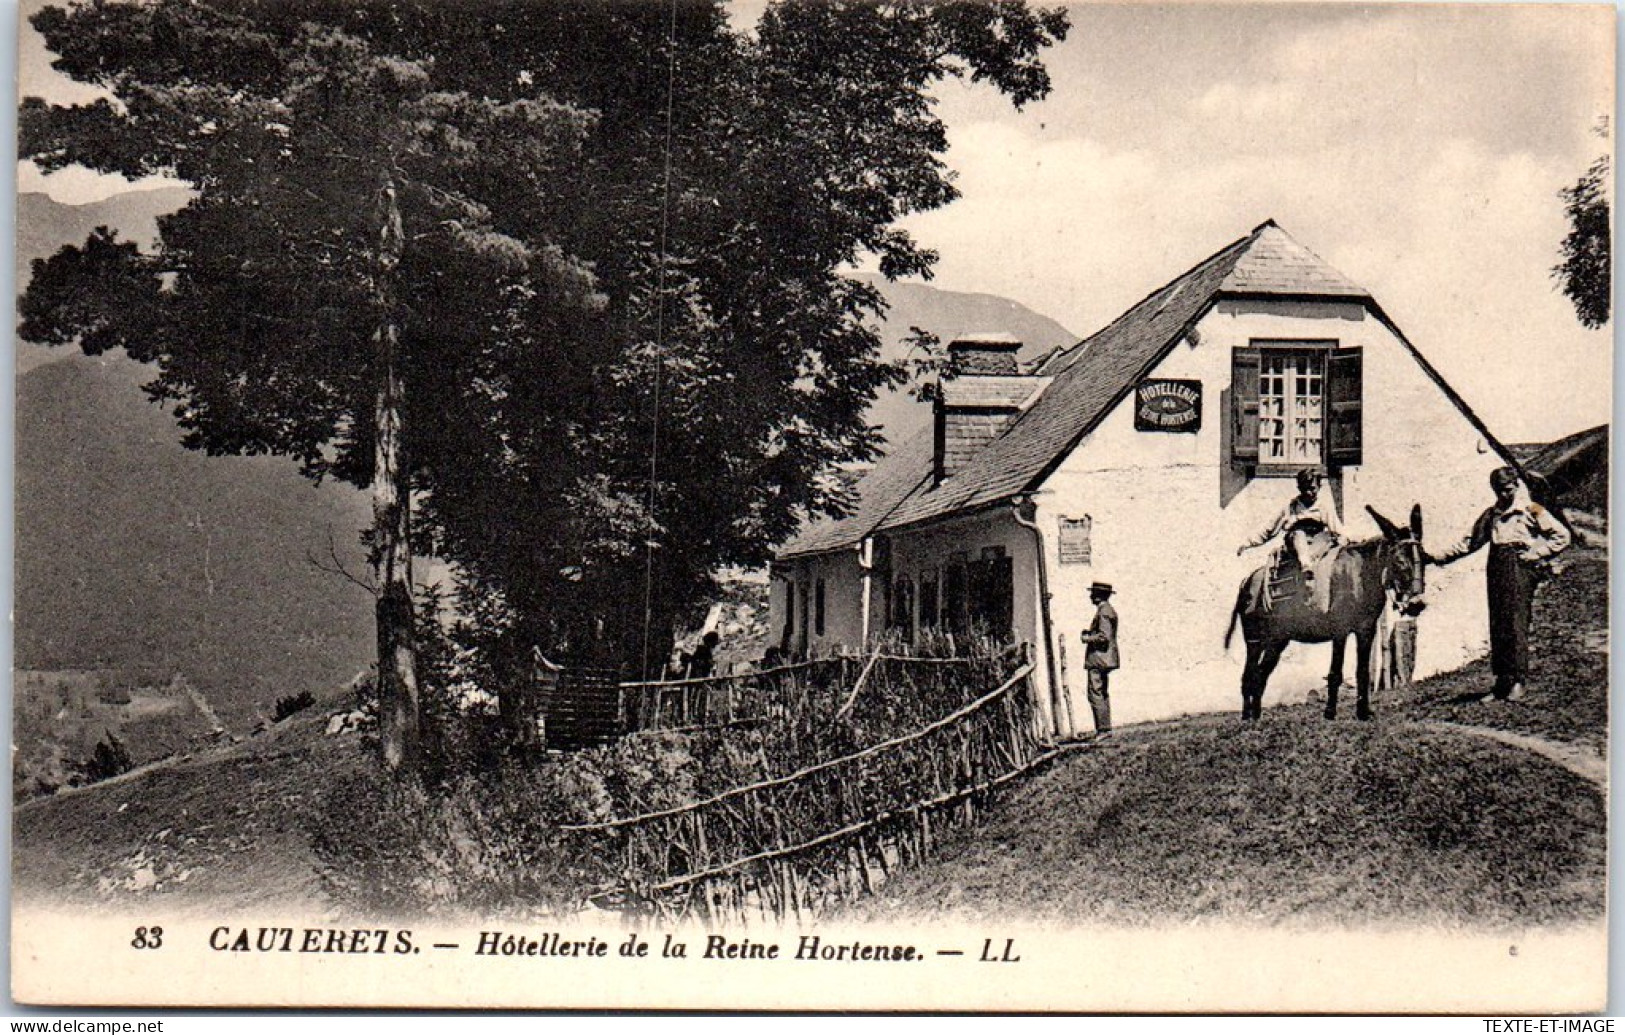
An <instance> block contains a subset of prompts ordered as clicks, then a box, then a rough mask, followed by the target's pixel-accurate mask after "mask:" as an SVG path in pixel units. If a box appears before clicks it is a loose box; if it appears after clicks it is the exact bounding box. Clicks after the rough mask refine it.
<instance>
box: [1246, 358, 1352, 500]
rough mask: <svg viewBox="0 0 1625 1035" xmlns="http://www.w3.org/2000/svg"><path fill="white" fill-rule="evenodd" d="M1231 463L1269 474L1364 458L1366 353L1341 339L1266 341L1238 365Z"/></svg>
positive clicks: (1346, 462)
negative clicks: (1340, 345)
mask: <svg viewBox="0 0 1625 1035" xmlns="http://www.w3.org/2000/svg"><path fill="white" fill-rule="evenodd" d="M1231 375H1232V376H1231V381H1230V393H1231V399H1230V409H1231V442H1230V448H1231V461H1232V462H1233V463H1237V464H1245V465H1248V466H1252V467H1256V468H1258V469H1259V470H1260V471H1262V472H1266V473H1271V472H1273V473H1288V472H1292V471H1297V470H1301V469H1303V468H1305V467H1316V466H1319V465H1321V464H1328V465H1333V466H1350V465H1354V464H1358V463H1360V455H1361V387H1362V386H1361V350H1360V349H1357V348H1352V349H1339V348H1337V347H1336V342H1324V343H1321V342H1265V343H1261V344H1260V347H1255V348H1245V349H1236V350H1235V353H1234V354H1233V357H1232V363H1231Z"/></svg>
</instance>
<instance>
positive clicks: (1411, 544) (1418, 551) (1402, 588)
mask: <svg viewBox="0 0 1625 1035" xmlns="http://www.w3.org/2000/svg"><path fill="white" fill-rule="evenodd" d="M1385 538H1386V537H1385ZM1387 542H1388V544H1389V545H1390V546H1391V547H1393V550H1394V553H1393V557H1392V558H1391V559H1390V560H1389V562H1388V564H1387V565H1386V567H1387V572H1386V578H1385V580H1384V581H1385V585H1386V587H1387V588H1388V589H1390V590H1392V591H1393V594H1394V606H1395V607H1397V608H1398V609H1399V610H1400V611H1401V612H1404V613H1406V614H1415V613H1416V612H1418V611H1420V610H1421V609H1422V608H1423V607H1425V606H1426V605H1425V604H1423V603H1422V597H1423V596H1424V595H1425V594H1426V592H1427V579H1426V575H1425V572H1424V567H1425V564H1426V562H1425V561H1424V560H1423V554H1422V541H1421V540H1420V539H1419V538H1417V536H1416V534H1415V533H1414V532H1412V531H1411V530H1410V529H1408V528H1401V529H1400V531H1399V534H1398V535H1396V536H1393V537H1392V538H1387ZM1401 558H1403V563H1400V561H1401Z"/></svg>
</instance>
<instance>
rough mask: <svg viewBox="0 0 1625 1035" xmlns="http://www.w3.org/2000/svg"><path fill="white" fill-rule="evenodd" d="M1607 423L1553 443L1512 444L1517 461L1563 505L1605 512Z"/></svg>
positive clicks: (1606, 502)
mask: <svg viewBox="0 0 1625 1035" xmlns="http://www.w3.org/2000/svg"><path fill="white" fill-rule="evenodd" d="M1608 430H1609V429H1608V425H1606V424H1599V425H1598V426H1597V427H1595V428H1588V429H1586V430H1585V431H1578V432H1575V433H1574V434H1572V435H1569V436H1567V437H1565V438H1560V439H1558V440H1557V441H1556V442H1549V443H1545V444H1527V445H1517V446H1512V447H1511V449H1512V451H1513V453H1514V455H1516V456H1517V457H1518V460H1519V461H1520V462H1521V463H1522V464H1523V465H1524V466H1525V467H1527V468H1528V469H1529V470H1531V471H1533V472H1535V473H1536V474H1539V475H1541V476H1542V477H1544V478H1545V479H1546V481H1547V482H1548V483H1549V484H1550V486H1551V488H1552V491H1553V492H1554V493H1555V494H1556V495H1557V498H1558V499H1560V500H1561V501H1562V502H1563V503H1564V504H1565V505H1567V506H1570V507H1579V508H1581V509H1582V510H1589V511H1591V512H1592V513H1594V514H1599V515H1605V514H1607V513H1608Z"/></svg>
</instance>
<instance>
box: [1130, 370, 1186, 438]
mask: <svg viewBox="0 0 1625 1035" xmlns="http://www.w3.org/2000/svg"><path fill="white" fill-rule="evenodd" d="M1201 427H1202V382H1200V381H1177V380H1171V379H1167V378H1161V379H1157V380H1150V381H1141V382H1140V383H1139V384H1137V385H1135V386H1134V430H1135V431H1199V430H1201Z"/></svg>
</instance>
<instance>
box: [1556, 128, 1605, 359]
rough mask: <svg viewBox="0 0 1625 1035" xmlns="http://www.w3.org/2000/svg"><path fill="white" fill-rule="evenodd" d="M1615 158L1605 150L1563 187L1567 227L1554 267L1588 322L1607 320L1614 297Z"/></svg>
mask: <svg viewBox="0 0 1625 1035" xmlns="http://www.w3.org/2000/svg"><path fill="white" fill-rule="evenodd" d="M1611 172H1612V162H1611V159H1610V157H1609V156H1608V155H1603V156H1602V157H1601V158H1599V159H1597V160H1596V161H1595V162H1593V163H1591V168H1589V169H1587V170H1586V171H1585V174H1584V175H1583V176H1581V177H1580V178H1579V179H1578V180H1577V181H1575V183H1574V185H1573V186H1571V187H1565V188H1564V189H1563V190H1562V191H1561V192H1560V194H1561V196H1562V198H1563V211H1564V213H1565V214H1566V215H1567V216H1568V220H1569V232H1568V234H1567V235H1566V236H1565V237H1564V238H1563V244H1562V251H1563V261H1562V262H1560V263H1558V265H1557V266H1556V267H1555V268H1553V270H1552V275H1553V276H1554V277H1556V278H1557V282H1558V284H1560V285H1561V286H1562V288H1563V293H1564V294H1565V295H1567V296H1569V301H1571V302H1573V303H1574V315H1575V316H1576V317H1578V318H1579V320H1580V323H1581V324H1583V325H1584V326H1586V327H1593V328H1595V327H1601V326H1602V325H1603V324H1605V323H1607V322H1608V313H1609V309H1610V304H1611V302H1612V298H1613V290H1614V284H1613V256H1612V249H1611V247H1610V246H1611V244H1612V240H1613V225H1612V223H1613V221H1612V220H1611V219H1610V218H1609V206H1608V199H1609V197H1610V196H1611V195H1612V193H1613V183H1612V177H1611V175H1610V174H1611Z"/></svg>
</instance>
